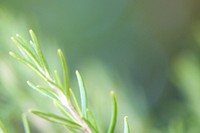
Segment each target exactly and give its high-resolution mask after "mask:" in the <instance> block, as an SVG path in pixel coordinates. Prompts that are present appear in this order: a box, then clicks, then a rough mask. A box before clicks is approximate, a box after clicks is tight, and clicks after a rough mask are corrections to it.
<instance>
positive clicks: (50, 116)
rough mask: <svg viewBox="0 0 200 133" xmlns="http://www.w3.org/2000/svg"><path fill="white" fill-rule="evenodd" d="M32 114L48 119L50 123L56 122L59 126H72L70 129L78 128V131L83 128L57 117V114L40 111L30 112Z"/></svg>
mask: <svg viewBox="0 0 200 133" xmlns="http://www.w3.org/2000/svg"><path fill="white" fill-rule="evenodd" d="M30 112H31V113H33V114H35V115H37V116H39V117H41V118H43V119H46V120H48V121H51V122H54V123H57V124H61V125H64V126H70V127H73V128H76V129H80V128H81V126H80V125H79V124H78V123H76V122H74V121H71V120H68V119H65V118H63V117H61V116H58V115H55V114H49V113H44V112H40V111H36V110H30Z"/></svg>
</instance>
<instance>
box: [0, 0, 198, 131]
mask: <svg viewBox="0 0 200 133" xmlns="http://www.w3.org/2000/svg"><path fill="white" fill-rule="evenodd" d="M199 7H200V2H199V1H196V0H190V1H189V0H184V1H183V0H174V1H165V0H151V1H149V0H134V1H132V0H110V1H108V0H101V1H92V0H82V1H79V0H76V1H72V0H57V1H52V0H43V1H39V0H35V1H30V0H18V1H11V0H1V1H0V119H2V120H3V121H4V122H5V124H6V126H8V127H9V130H10V131H11V132H22V130H23V127H22V124H21V114H22V112H26V111H27V109H29V108H34V107H35V108H39V109H41V110H42V109H43V110H52V111H54V109H53V108H52V105H51V103H50V102H49V101H48V99H45V98H43V97H42V96H40V95H39V94H38V93H37V92H35V91H33V90H31V89H30V88H28V86H27V85H26V83H25V81H26V80H33V81H37V80H38V79H37V78H36V77H34V76H33V75H34V74H33V73H32V72H31V71H29V70H28V69H27V68H26V67H24V66H23V65H19V63H18V62H16V61H14V60H13V59H11V57H9V55H8V51H10V50H14V49H15V47H14V45H13V43H12V42H11V41H10V37H11V36H14V35H15V34H16V33H19V34H21V35H23V36H25V37H27V38H29V36H28V30H29V29H33V30H34V31H35V32H36V34H37V36H38V38H39V41H40V43H41V45H42V47H43V51H44V53H45V55H46V57H47V58H48V59H49V63H51V64H52V69H55V68H58V69H59V68H60V66H59V62H58V61H57V60H58V59H57V57H56V49H57V48H61V49H62V50H63V51H64V53H65V55H66V57H67V59H68V64H69V69H70V77H71V86H73V87H74V88H76V87H77V85H76V80H75V76H74V75H75V74H74V71H75V70H76V69H78V70H80V72H81V73H82V75H83V77H84V79H85V83H86V87H87V89H88V93H89V98H90V99H91V100H90V101H91V105H90V106H91V108H92V110H94V112H95V116H97V117H98V119H99V121H100V122H99V124H100V125H101V127H105V129H106V127H107V125H106V124H107V123H108V122H109V120H108V119H109V115H110V112H109V109H110V104H111V103H110V102H108V101H110V97H109V91H110V90H115V91H116V94H117V99H118V101H119V112H120V114H119V120H118V126H119V129H116V132H119V133H120V132H122V131H121V130H122V126H121V125H123V124H122V123H123V121H122V119H123V116H124V115H128V116H129V121H130V123H131V124H130V127H131V130H132V132H133V131H134V132H135V133H165V132H166V133H199V132H200V106H199V105H200V104H199V101H200V15H199V12H200V8H199ZM38 97H39V98H38ZM94 97H95V99H94ZM41 99H42V100H44V103H45V106H44V104H43V103H41V102H40V101H41ZM47 103H48V104H47ZM103 106H106V109H105V108H103ZM30 117H31V118H30V119H31V125H32V130H33V132H41V133H45V132H46V129H49V131H48V132H52V133H53V132H58V131H59V132H62V131H63V129H60V127H57V126H55V125H52V124H49V123H45V121H42V120H41V119H37V118H35V117H33V116H32V115H30ZM41 123H42V124H41Z"/></svg>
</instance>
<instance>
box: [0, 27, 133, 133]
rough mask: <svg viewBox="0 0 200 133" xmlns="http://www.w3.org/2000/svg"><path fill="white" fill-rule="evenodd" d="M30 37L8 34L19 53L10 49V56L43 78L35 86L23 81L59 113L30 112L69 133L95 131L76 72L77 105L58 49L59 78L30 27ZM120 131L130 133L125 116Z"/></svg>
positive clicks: (113, 123)
mask: <svg viewBox="0 0 200 133" xmlns="http://www.w3.org/2000/svg"><path fill="white" fill-rule="evenodd" d="M30 36H31V39H32V40H31V41H30V42H29V43H28V42H27V41H26V40H25V39H24V38H23V37H21V36H20V35H18V34H17V35H16V37H12V38H11V39H12V40H13V42H14V43H15V44H16V46H17V47H18V49H19V52H20V54H18V53H15V52H10V55H11V56H12V57H14V58H15V59H17V60H19V61H20V62H22V63H24V64H25V65H27V66H28V67H29V68H31V69H32V70H33V71H34V72H36V73H37V74H38V75H39V76H40V77H41V78H42V79H43V82H45V83H46V85H37V84H34V83H32V82H30V81H27V84H28V85H29V86H30V87H31V88H33V89H35V90H37V91H38V92H40V93H41V94H43V95H45V96H47V97H49V98H50V99H51V100H52V101H53V102H54V105H55V107H56V108H57V109H58V110H60V112H61V113H62V115H57V114H54V113H46V112H41V111H35V110H30V112H31V113H32V114H35V115H36V116H39V117H41V118H43V119H45V120H48V121H51V122H54V123H57V124H59V125H61V126H64V127H65V128H67V129H68V130H69V131H70V132H73V133H77V132H79V131H82V132H85V133H99V129H98V126H97V124H96V120H95V117H94V116H93V114H92V112H91V111H90V110H89V109H88V106H87V104H88V103H87V96H86V89H85V86H84V82H83V79H82V77H81V75H80V73H79V72H78V71H76V76H77V80H78V85H79V89H80V99H81V104H79V102H78V100H77V98H76V96H75V94H74V92H73V90H72V89H71V88H70V86H69V76H68V68H67V63H66V60H65V57H64V55H63V53H62V51H61V50H60V49H58V55H59V57H60V60H61V65H62V70H63V78H61V77H60V76H59V74H58V72H57V70H54V71H53V72H52V71H51V70H50V68H49V64H48V63H47V61H46V59H45V58H44V55H43V52H42V50H41V47H40V45H39V43H38V40H37V37H36V35H35V34H34V32H33V31H32V30H30ZM111 97H112V101H113V110H112V117H111V122H110V126H109V129H108V133H114V130H115V126H116V122H117V101H116V97H115V94H114V92H113V91H111ZM22 119H23V124H24V128H25V133H30V128H29V124H28V120H27V117H26V115H23V116H22ZM0 127H1V129H2V131H3V132H4V133H7V131H6V129H5V127H4V126H3V124H2V123H1V122H0ZM124 133H130V131H129V126H128V120H127V117H125V118H124Z"/></svg>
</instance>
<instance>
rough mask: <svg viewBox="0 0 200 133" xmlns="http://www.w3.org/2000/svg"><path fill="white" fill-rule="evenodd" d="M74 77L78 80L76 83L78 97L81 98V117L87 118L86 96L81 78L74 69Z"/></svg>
mask: <svg viewBox="0 0 200 133" xmlns="http://www.w3.org/2000/svg"><path fill="white" fill-rule="evenodd" d="M76 77H77V80H78V85H79V89H80V98H81V109H82V114H83V117H85V118H87V98H86V90H85V86H84V83H83V80H82V77H81V75H80V73H79V72H78V71H77V70H76Z"/></svg>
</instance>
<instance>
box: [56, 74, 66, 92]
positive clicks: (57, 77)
mask: <svg viewBox="0 0 200 133" xmlns="http://www.w3.org/2000/svg"><path fill="white" fill-rule="evenodd" d="M54 74H55V77H56V81H57V83H58V85H59V86H60V88H63V85H62V81H61V79H60V76H59V74H58V71H57V70H54ZM61 91H62V92H64V90H62V89H61Z"/></svg>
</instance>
